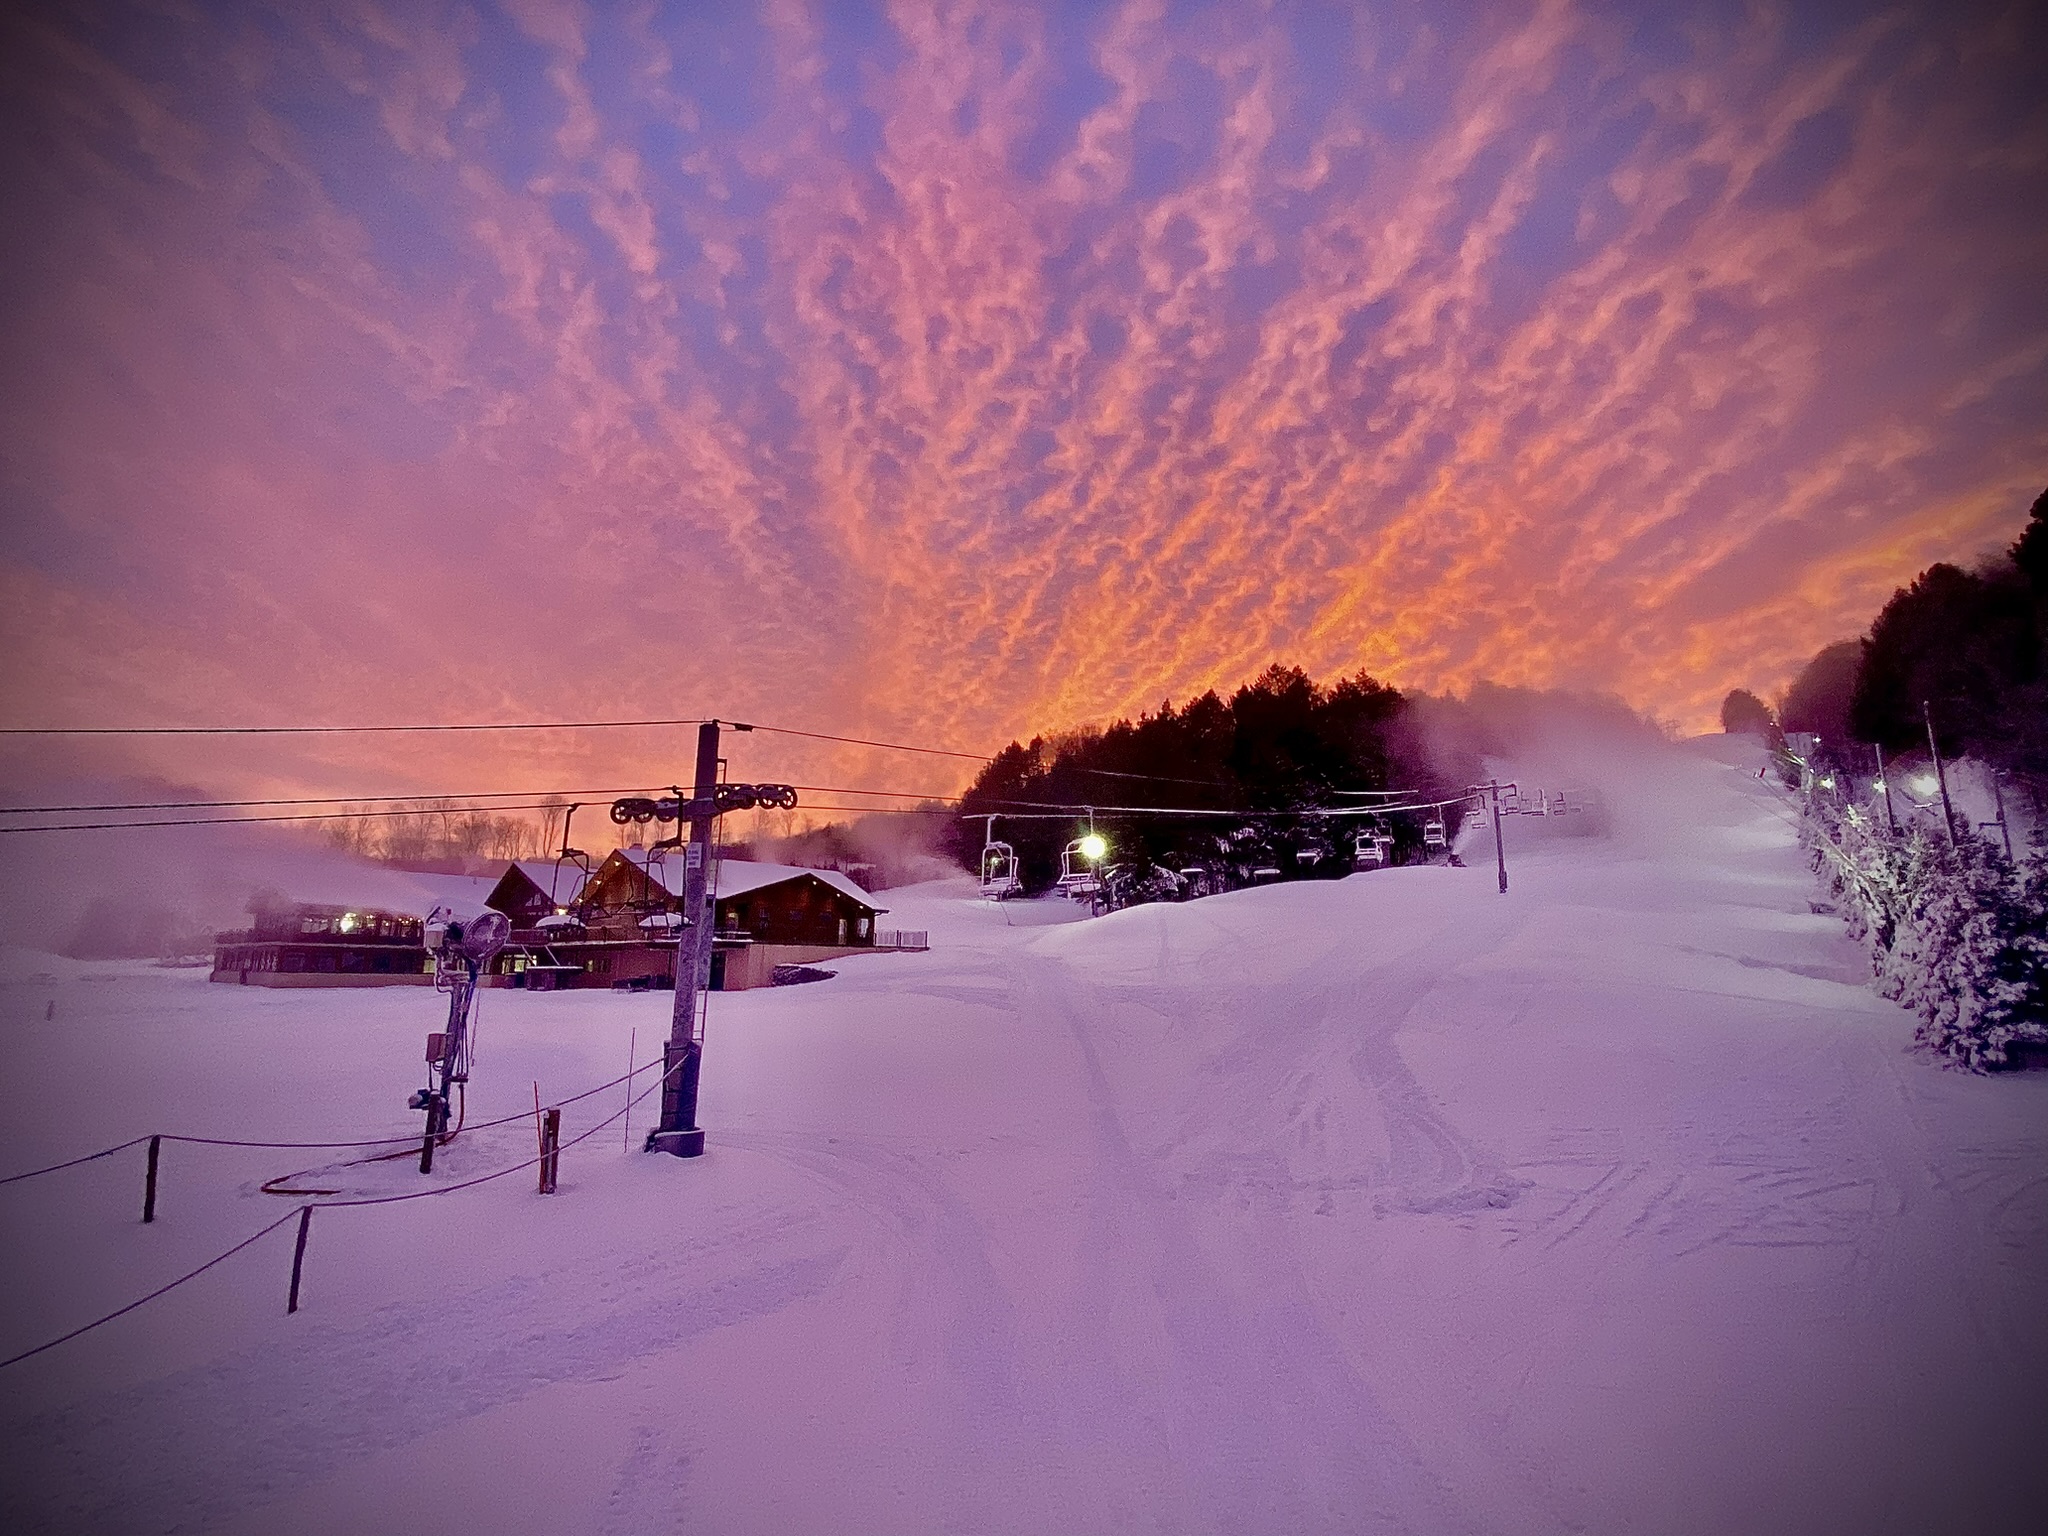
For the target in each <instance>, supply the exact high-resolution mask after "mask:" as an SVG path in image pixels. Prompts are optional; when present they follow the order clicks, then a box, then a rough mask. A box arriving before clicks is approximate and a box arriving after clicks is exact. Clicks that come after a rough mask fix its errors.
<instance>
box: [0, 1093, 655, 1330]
mask: <svg viewBox="0 0 2048 1536" xmlns="http://www.w3.org/2000/svg"><path fill="white" fill-rule="evenodd" d="M661 1065H662V1063H661V1062H660V1061H659V1060H655V1061H649V1062H645V1063H643V1064H642V1065H640V1066H638V1067H635V1068H634V1069H633V1070H631V1071H629V1072H627V1073H625V1074H624V1075H622V1076H620V1077H615V1078H613V1079H612V1080H611V1081H610V1082H608V1083H600V1084H598V1085H597V1086H596V1087H595V1088H586V1089H584V1090H583V1091H582V1092H580V1093H576V1094H572V1095H571V1096H570V1097H569V1098H566V1099H563V1100H561V1101H559V1104H558V1105H556V1106H555V1108H556V1110H557V1112H559V1107H560V1104H571V1103H574V1102H576V1101H577V1100H579V1099H587V1098H589V1097H590V1096H591V1095H592V1094H596V1093H602V1092H604V1091H605V1090H606V1089H607V1088H616V1087H618V1086H619V1085H620V1084H621V1083H624V1082H626V1081H628V1080H629V1079H631V1078H634V1077H637V1076H639V1075H640V1074H641V1073H642V1072H646V1071H648V1070H649V1069H651V1068H656V1067H660V1066H661ZM681 1067H682V1063H681V1062H677V1063H676V1065H675V1066H674V1067H671V1068H668V1069H667V1070H665V1071H663V1072H662V1073H661V1074H660V1075H659V1076H658V1077H656V1078H655V1080H654V1081H653V1082H651V1083H649V1084H648V1085H647V1086H646V1087H644V1088H642V1089H641V1090H640V1091H639V1092H638V1093H636V1094H633V1095H631V1096H630V1097H628V1099H627V1100H626V1103H625V1104H624V1106H623V1107H621V1108H620V1109H618V1110H616V1111H614V1112H613V1113H612V1114H610V1115H607V1116H606V1117H605V1118H604V1119H603V1120H600V1121H598V1122H597V1123H596V1124H595V1125H593V1126H591V1127H590V1128H589V1129H588V1130H585V1131H582V1132H579V1133H578V1134H577V1135H575V1136H572V1137H570V1138H569V1139H568V1140H566V1141H560V1140H557V1141H554V1142H553V1143H551V1144H549V1143H545V1142H544V1144H543V1146H542V1148H541V1150H540V1152H539V1153H538V1154H537V1155H535V1156H533V1157H529V1158H525V1159H523V1160H521V1161H519V1162H517V1163H512V1164H509V1165H508V1166H506V1167H503V1168H498V1169H495V1170H493V1171H492V1172H490V1173H485V1174H479V1175H477V1176H476V1177H475V1178H469V1179H463V1180H461V1181H459V1182H457V1183H454V1184H438V1185H435V1186H434V1187H433V1188H431V1189H416V1190H412V1191H409V1192H407V1193H404V1194H395V1195H364V1196H358V1197H354V1198H350V1199H345V1200H331V1199H318V1198H316V1199H311V1200H308V1201H306V1203H305V1204H303V1205H300V1206H296V1207H294V1208H293V1209H292V1210H290V1211H287V1212H286V1213H285V1214H284V1215H282V1216H280V1217H278V1218H277V1219H276V1220H275V1221H272V1222H270V1223H268V1224H266V1225H264V1226H262V1227H259V1228H258V1229H257V1230H256V1231H254V1232H252V1233H250V1234H249V1235H248V1236H247V1237H245V1238H243V1239H242V1240H241V1241H240V1242H238V1243H236V1244H235V1245H234V1246H233V1247H232V1248H228V1249H225V1250H223V1251H222V1252H220V1253H217V1254H215V1255H214V1256H213V1257H212V1258H210V1259H208V1260H207V1261H206V1262H205V1263H204V1264H201V1265H199V1266H198V1267H197V1268H196V1269H191V1270H187V1271H186V1272H185V1273H184V1274H182V1275H180V1276H178V1277H177V1278H176V1279H175V1280H170V1281H167V1282H165V1283H164V1284H163V1285H160V1286H158V1287H157V1288H156V1289H155V1290H153V1291H151V1292H149V1293H148V1294H147V1295H145V1296H139V1297H137V1298H136V1299H135V1300H134V1301H131V1302H129V1303H128V1304H127V1305H125V1306H122V1307H117V1308H116V1309H115V1310H113V1311H112V1312H108V1313H106V1314H105V1315H104V1316H101V1317H96V1318H94V1319H93V1320H92V1321H91V1322H89V1323H83V1324H80V1325H79V1326H78V1327H76V1328H73V1329H72V1330H70V1332H68V1333H63V1334H59V1335H58V1336H57V1337H56V1338H54V1339H49V1340H46V1341H45V1342H43V1343H41V1344H38V1345H35V1346H34V1347H33V1348H31V1349H25V1350H22V1351H21V1352H20V1353H19V1354H15V1355H10V1356H8V1357H7V1358H6V1359H4V1360H0V1370H5V1369H6V1368H7V1367H8V1366H11V1365H19V1364H20V1363H21V1362H23V1361H24V1360H32V1359H34V1358H35V1357H36V1356H37V1355H40V1354H43V1353H45V1352H46V1351H48V1350H52V1349H55V1348H57V1346H58V1345H60V1344H68V1343H70V1342H71V1341H72V1340H73V1339H76V1338H79V1337H81V1336H82V1335H84V1334H88V1333H91V1332H92V1331H93V1330H94V1329H96V1328H102V1327H104V1326H106V1325H107V1324H108V1323H111V1322H113V1321H114V1320H115V1319H117V1318H122V1317H126V1316H127V1315H128V1314H129V1313H130V1312H133V1311H135V1310H136V1309H137V1308H138V1307H143V1306H147V1305H148V1304H149V1303H150V1302H152V1301H155V1300H157V1299H158V1298H159V1297H162V1296H166V1295H168V1294H169V1293H170V1292H172V1291H174V1290H176V1289H177V1288H178V1287H179V1286H181V1285H184V1284H186V1283H187V1282H189V1281H192V1280H196V1279H198V1278H199V1277H200V1276H201V1275H203V1274H205V1273H206V1272H207V1271H208V1270H210V1269H212V1268H214V1267H215V1266H216V1265H219V1264H222V1263H225V1262H226V1261H227V1260H228V1259H231V1258H233V1257H234V1256H235V1255H236V1254H238V1253H240V1252H241V1251H242V1250H243V1249H245V1248H247V1247H249V1246H250V1245H251V1244H253V1243H255V1242H257V1241H259V1240H260V1239H262V1238H264V1237H266V1236H268V1235H269V1234H270V1233H272V1232H275V1231H276V1230H277V1229H278V1228H279V1227H282V1226H284V1225H286V1224H287V1223H288V1222H294V1221H296V1222H297V1223H298V1224H299V1230H298V1239H297V1242H296V1243H295V1244H294V1247H293V1253H292V1275H291V1290H290V1295H289V1299H288V1301H287V1303H286V1307H285V1310H286V1312H287V1313H293V1312H297V1311H298V1310H299V1283H300V1278H301V1274H302V1271H303V1268H304V1264H305V1257H306V1238H307V1234H308V1231H309V1230H310V1228H311V1225H312V1220H313V1212H314V1211H316V1210H319V1209H322V1208H334V1209H343V1208H350V1207H360V1206H373V1205H397V1204H400V1203H403V1202H405V1201H411V1200H431V1199H434V1198H436V1197H437V1196H440V1195H452V1194H457V1193H459V1192H461V1191H463V1190H467V1189H475V1188H477V1187H478V1186H479V1185H482V1184H490V1183H493V1182H495V1181H496V1180H498V1179H502V1178H506V1177H508V1176H510V1175H512V1174H515V1173H519V1172H522V1171H525V1170H528V1169H533V1168H540V1169H541V1170H542V1172H543V1178H544V1182H545V1184H546V1191H545V1192H547V1193H553V1192H554V1188H553V1186H554V1180H553V1177H552V1175H553V1173H554V1171H555V1167H556V1164H557V1163H558V1161H559V1159H560V1157H561V1154H562V1152H563V1151H564V1150H565V1149H566V1148H569V1147H573V1146H575V1145H577V1144H578V1143H579V1142H584V1141H588V1140H589V1139H590V1138H591V1137H593V1136H595V1135H597V1134H598V1133H599V1132H601V1131H605V1130H608V1129H610V1128H611V1127H612V1126H614V1125H616V1124H617V1123H618V1122H619V1121H620V1120H621V1119H622V1118H625V1117H628V1116H630V1115H631V1114H632V1112H633V1109H634V1107H635V1106H636V1105H638V1104H639V1103H640V1102H641V1101H642V1100H644V1099H646V1098H647V1097H648V1096H649V1095H650V1094H653V1093H655V1092H657V1091H658V1090H659V1089H661V1088H662V1087H663V1086H664V1085H665V1084H666V1083H667V1081H668V1079H669V1078H670V1076H671V1075H672V1074H673V1073H675V1072H677V1071H679V1070H681ZM525 1118H526V1115H525V1113H524V1112H521V1113H520V1114H517V1115H508V1116H506V1117H505V1118H504V1119H502V1120H495V1121H486V1122H485V1125H505V1124H509V1123H510V1122H512V1121H514V1120H524V1119H525ZM483 1128H484V1127H483V1126H477V1127H473V1128H472V1129H479V1130H480V1129H483ZM390 1139H392V1140H405V1141H407V1142H412V1141H416V1140H418V1138H417V1137H405V1138H390ZM159 1140H161V1141H185V1142H194V1143H198V1144H200V1145H205V1146H230V1147H264V1148H277V1147H316V1148H326V1147H334V1148H346V1147H361V1146H380V1145H384V1144H386V1143H385V1140H383V1139H380V1140H376V1141H352V1142H267V1141H236V1140H231V1139H228V1138H225V1137H199V1136H173V1135H168V1134H166V1135H162V1136H160V1137H152V1136H137V1137H135V1138H133V1139H132V1140H129V1141H124V1142H122V1143H121V1144H120V1145H119V1146H113V1147H108V1148H106V1149H104V1150H102V1151H99V1152H93V1153H89V1154H87V1155H86V1156H84V1157H77V1158H72V1159H71V1160H69V1161H68V1162H63V1163H53V1164H51V1165H50V1166H48V1167H47V1168H35V1169H30V1170H29V1171H28V1172H26V1173H18V1174H13V1175H10V1176H9V1177H8V1178H6V1179H4V1180H0V1183H15V1182H17V1181H19V1180H21V1179H29V1178H34V1177H36V1176H37V1175H39V1174H44V1173H55V1172H58V1171H59V1170H60V1169H64V1168H75V1167H77V1166H79V1165H80V1164H81V1163H89V1162H95V1161H97V1160H98V1159H100V1158H103V1157H111V1156H112V1155H113V1154H114V1153H116V1152H124V1151H126V1150H128V1149H129V1148H130V1147H137V1146H140V1145H142V1144H143V1143H144V1142H152V1143H153V1142H156V1141H159ZM154 1154H155V1147H154V1146H152V1147H151V1159H150V1161H151V1170H150V1171H151V1179H150V1184H149V1192H148V1195H147V1196H146V1197H145V1206H144V1217H143V1219H144V1220H145V1221H147V1220H150V1219H151V1216H152V1214H153V1209H154V1205H155V1192H156V1191H155V1179H154V1173H155V1155H154ZM364 1161H377V1159H364ZM351 1166H353V1165H351ZM284 1177H286V1178H294V1177H297V1175H293V1174H287V1175H285V1176H284ZM272 1182H273V1183H274V1182H278V1181H276V1180H273V1181H272ZM297 1193H301V1194H310V1193H318V1192H314V1191H298V1192H297Z"/></svg>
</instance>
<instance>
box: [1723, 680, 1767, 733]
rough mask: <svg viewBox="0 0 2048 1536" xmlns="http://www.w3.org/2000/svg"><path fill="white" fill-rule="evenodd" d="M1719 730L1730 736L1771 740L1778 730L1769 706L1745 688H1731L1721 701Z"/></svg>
mask: <svg viewBox="0 0 2048 1536" xmlns="http://www.w3.org/2000/svg"><path fill="white" fill-rule="evenodd" d="M1721 729H1722V730H1723V731H1725V732H1727V733H1728V734H1729V735H1730V736H1740V735H1748V736H1761V737H1763V738H1764V739H1765V740H1769V739H1771V738H1772V737H1773V736H1774V735H1775V734H1776V733H1777V730H1778V721H1777V717H1776V716H1774V715H1773V714H1772V713H1771V707H1770V705H1768V704H1766V703H1765V702H1764V701H1763V700H1762V699H1760V698H1758V697H1757V696H1756V695H1755V694H1753V693H1751V692H1750V691H1749V690H1748V689H1747V688H1732V689H1730V690H1729V692H1728V697H1727V698H1725V699H1723V700H1722V701H1721Z"/></svg>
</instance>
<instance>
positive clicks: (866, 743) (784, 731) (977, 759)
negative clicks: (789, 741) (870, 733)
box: [735, 722, 994, 763]
mask: <svg viewBox="0 0 2048 1536" xmlns="http://www.w3.org/2000/svg"><path fill="white" fill-rule="evenodd" d="M735 728H736V729H738V730H746V731H773V732H774V733H775V734H776V735H778V736H804V737H808V738H809V739H810V740H812V741H837V742H843V743H844V744H846V745H847V746H852V747H881V748H884V749H885V750H887V751H890V752H921V753H923V754H925V755H926V756H927V757H963V758H965V759H967V761H968V762H970V763H986V762H992V761H994V759H992V758H990V757H989V756H988V754H987V753H984V752H956V751H954V750H953V749H952V748H950V747H912V746H906V745H904V744H903V743H902V742H900V741H870V740H868V739H867V738H866V737H864V736H828V735H826V734H825V733H824V732H823V731H799V730H794V729H792V728H791V727H789V726H786V725H739V724H738V723H737V722H735Z"/></svg>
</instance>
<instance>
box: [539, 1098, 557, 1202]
mask: <svg viewBox="0 0 2048 1536" xmlns="http://www.w3.org/2000/svg"><path fill="white" fill-rule="evenodd" d="M561 1168H562V1112H561V1111H560V1110H559V1109H551V1110H549V1111H548V1112H547V1113H546V1114H545V1115H543V1116H541V1122H540V1192H541V1193H542V1194H544V1195H552V1194H553V1193H554V1192H555V1179H556V1176H557V1175H558V1174H559V1173H560V1172H561Z"/></svg>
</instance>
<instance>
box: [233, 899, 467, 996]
mask: <svg viewBox="0 0 2048 1536" xmlns="http://www.w3.org/2000/svg"><path fill="white" fill-rule="evenodd" d="M423 933H424V924H423V923H422V922H421V920H420V919H419V918H417V917H411V916H408V915H406V914H404V913H399V912H378V911H373V910H371V909H369V908H366V907H331V906H322V905H318V904H315V903H313V902H299V903H297V904H296V905H293V906H284V907H276V908H272V909H268V910H265V911H262V912H258V913H257V914H256V915H255V921H254V922H253V923H252V924H251V925H250V926H249V927H247V928H240V929H235V930H233V931H231V932H228V933H222V934H217V935H216V936H215V938H214V948H213V976H212V979H213V980H214V981H232V982H238V983H240V984H242V985H244V986H250V985H254V986H262V987H378V986H386V987H388V986H402V985H405V984H408V983H411V984H415V985H416V984H420V983H424V982H427V981H431V980H432V979H433V973H432V970H431V968H430V967H429V966H428V964H427V949H426V943H425V940H424V938H423Z"/></svg>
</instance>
